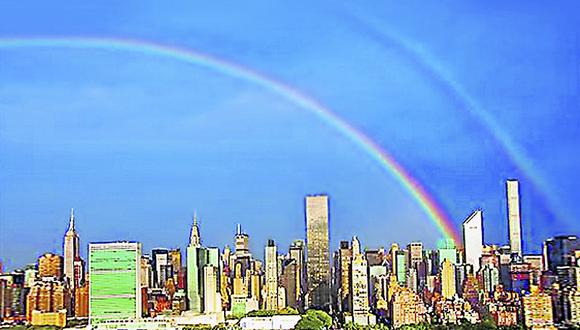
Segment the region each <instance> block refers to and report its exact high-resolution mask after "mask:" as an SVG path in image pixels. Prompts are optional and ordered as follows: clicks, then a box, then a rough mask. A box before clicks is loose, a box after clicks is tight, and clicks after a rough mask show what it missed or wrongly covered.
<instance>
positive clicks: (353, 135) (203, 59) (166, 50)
mask: <svg viewBox="0 0 580 330" xmlns="http://www.w3.org/2000/svg"><path fill="white" fill-rule="evenodd" d="M33 47H52V48H54V47H62V48H81V49H103V50H118V51H129V52H137V53H143V54H145V55H150V56H160V57H167V58H171V59H174V60H178V61H182V62H185V63H189V64H194V65H198V66H202V67H206V68H208V69H211V70H215V71H216V72H219V73H222V74H224V75H227V76H230V77H233V78H237V79H241V80H243V81H246V82H250V83H253V84H255V85H257V86H260V87H262V88H264V89H266V90H267V91H269V92H271V93H273V94H275V95H278V96H280V97H282V98H284V99H286V100H287V101H289V102H291V103H293V104H295V105H296V106H298V107H300V108H302V109H304V110H307V111H309V112H311V113H312V114H314V115H316V116H317V117H318V118H319V119H320V120H322V121H323V122H324V123H326V124H328V125H330V126H331V127H333V128H334V129H336V130H337V131H338V132H340V133H341V134H342V135H343V136H345V137H346V138H348V139H349V140H350V141H351V142H352V143H354V144H355V145H356V146H358V147H359V148H361V149H362V150H363V151H364V152H365V153H366V154H367V155H369V156H370V157H371V158H372V159H374V160H375V161H376V162H377V163H378V164H379V165H380V166H381V168H382V169H384V170H386V171H387V172H388V173H390V174H391V175H392V176H393V177H394V178H395V179H396V180H397V182H398V183H399V184H400V185H401V186H402V187H403V188H404V189H405V190H406V191H407V192H408V193H409V194H410V195H411V196H412V197H413V199H414V200H415V201H416V202H417V203H418V205H419V206H420V207H421V209H422V210H423V211H424V212H425V213H426V214H427V216H428V217H429V219H430V220H431V221H432V222H433V224H434V225H435V227H437V229H438V230H439V232H440V233H441V234H442V235H444V236H445V237H446V238H451V239H453V240H454V241H455V242H456V244H458V245H461V239H460V236H459V233H458V232H457V231H456V228H455V226H454V224H453V222H452V221H451V220H450V218H449V217H448V216H447V214H446V212H445V211H444V210H443V209H442V208H441V207H440V206H439V205H438V203H437V202H436V201H435V199H434V198H433V197H432V196H431V195H430V194H429V193H428V192H427V191H426V190H425V189H424V188H423V187H422V185H421V184H420V183H419V182H418V181H417V180H416V179H415V178H413V177H412V176H411V174H410V173H409V172H408V171H407V170H406V169H405V168H403V166H401V164H399V163H398V162H397V161H396V160H395V158H393V156H391V155H390V154H389V153H388V152H387V151H386V150H385V149H383V148H382V147H381V146H379V145H378V144H377V143H375V142H374V141H373V140H372V139H371V138H369V137H368V136H367V135H365V134H364V133H362V132H361V131H360V130H358V129H357V128H355V127H353V126H352V125H350V124H349V123H348V122H346V121H345V120H344V119H342V118H340V117H339V116H338V115H337V114H335V113H334V112H332V111H331V110H330V109H329V108H327V107H325V106H324V105H322V104H321V103H320V102H318V101H316V100H315V99H313V98H311V97H308V96H306V95H305V94H303V93H302V92H300V91H298V90H297V89H295V88H293V87H292V86H289V85H287V84H285V83H283V82H280V81H278V80H274V79H272V78H269V77H267V76H265V75H263V74H261V73H259V72H256V71H254V70H252V69H250V68H247V67H243V66H241V65H239V64H236V63H233V62H230V61H226V60H223V59H220V58H217V57H214V56H211V55H208V54H205V53H202V52H199V51H197V50H193V49H185V48H179V47H175V46H169V45H163V44H159V43H152V42H147V41H142V40H134V39H117V38H92V37H22V38H0V48H5V49H18V48H33Z"/></svg>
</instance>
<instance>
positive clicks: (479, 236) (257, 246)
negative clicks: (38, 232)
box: [0, 179, 558, 276]
mask: <svg viewBox="0 0 580 330" xmlns="http://www.w3.org/2000/svg"><path fill="white" fill-rule="evenodd" d="M513 185H515V186H516V187H517V189H518V192H519V181H518V180H515V179H507V180H506V186H505V195H506V196H509V194H510V191H512V189H513V188H512V186H513ZM317 198H323V200H324V202H322V204H320V205H318V204H316V203H319V202H314V203H315V204H313V205H317V206H316V207H315V209H317V211H315V214H318V216H319V217H322V218H324V217H326V218H325V219H326V220H325V221H326V222H327V225H328V229H327V230H328V231H330V229H331V227H332V226H331V224H332V223H331V221H330V218H332V217H333V215H331V209H330V206H331V204H332V201H331V196H330V195H327V194H310V195H306V196H305V197H304V196H303V201H304V204H303V214H304V215H303V216H304V219H303V225H304V228H305V230H304V231H303V233H304V234H303V236H297V237H285V236H282V237H274V236H270V237H269V238H268V239H267V240H266V241H264V242H259V241H256V240H255V239H252V233H250V232H247V231H242V228H243V227H244V226H243V224H241V223H236V225H235V229H234V230H231V232H228V233H227V234H224V236H222V239H221V241H217V242H216V241H213V242H209V243H208V242H207V239H206V241H205V242H202V241H201V238H200V237H201V234H200V231H201V228H202V225H203V221H201V219H200V217H198V211H197V210H196V211H194V212H193V215H192V217H191V218H190V219H189V222H188V224H186V228H188V230H187V243H186V244H170V245H167V246H160V245H155V244H153V245H151V246H150V247H149V246H147V247H144V248H143V251H153V253H154V251H155V250H156V249H168V248H169V249H175V248H176V249H181V250H183V251H186V250H187V249H189V248H190V247H193V248H195V247H197V248H198V249H199V248H200V247H201V246H202V244H203V246H207V247H211V248H218V249H220V250H221V249H223V248H224V247H226V246H227V247H229V248H230V249H236V248H239V247H240V245H239V240H238V236H240V235H242V236H241V237H245V242H244V243H242V245H243V246H244V249H247V248H249V250H248V253H252V254H255V255H258V256H260V251H262V250H263V247H264V246H268V245H267V244H269V242H270V241H276V242H278V243H280V242H282V244H280V245H278V246H286V247H288V249H287V250H286V249H284V248H282V249H281V252H282V251H285V252H288V253H289V252H290V248H291V246H292V243H293V242H294V241H296V240H297V239H304V240H305V241H306V242H307V241H308V239H307V235H306V233H310V232H311V231H310V230H308V228H309V225H308V219H309V216H308V205H310V203H312V202H308V200H309V199H310V200H316V199H317ZM506 203H507V204H508V205H511V204H510V203H515V204H514V207H517V209H518V212H519V211H520V208H519V195H518V197H517V201H516V202H514V201H513V200H510V199H509V198H506ZM321 207H322V210H318V208H321ZM74 212H75V211H74V208H71V209H70V214H69V217H68V226H67V227H66V228H67V229H66V231H65V234H64V237H65V239H64V241H63V242H61V244H60V245H59V246H57V247H55V248H52V249H48V250H45V251H43V252H42V253H40V254H38V256H41V255H43V254H45V253H55V254H57V255H58V254H60V253H61V252H63V255H64V256H65V258H64V259H63V260H64V261H63V262H64V263H63V265H64V269H65V275H67V274H66V269H68V268H69V267H72V264H71V266H67V263H70V262H67V260H69V259H70V258H71V257H70V256H69V257H67V255H68V254H67V253H66V252H65V250H66V248H67V242H68V244H74V245H73V246H74V247H69V248H68V249H69V251H70V250H71V249H73V250H75V252H74V253H75V255H76V256H79V255H80V256H81V257H82V258H83V259H87V256H88V252H89V245H90V244H92V243H106V242H139V243H140V244H142V243H141V241H140V240H139V239H127V238H122V237H117V238H113V239H110V240H95V241H87V242H84V243H81V244H79V234H78V231H77V230H76V225H75V221H78V220H76V216H75V213H74ZM77 212H78V211H77ZM321 212H322V213H321ZM325 212H326V213H325ZM484 213H485V212H484V210H482V209H480V208H478V209H476V210H475V211H474V212H473V213H472V214H471V215H469V216H468V217H466V219H465V220H464V222H463V232H462V239H461V240H457V241H454V244H455V246H458V247H461V248H463V249H465V243H466V242H467V243H468V244H469V245H468V251H466V258H467V261H469V262H471V263H476V262H477V263H478V262H479V261H478V260H479V258H480V257H481V253H482V252H481V251H482V250H481V245H479V244H478V241H479V240H481V241H482V243H483V245H487V244H492V245H497V246H510V236H509V231H510V228H511V227H512V222H513V220H512V219H513V217H512V216H511V215H510V214H509V213H508V214H507V215H506V218H505V219H504V221H505V223H504V225H505V227H506V232H507V233H508V237H506V238H505V239H504V240H503V241H490V240H486V237H490V236H491V237H493V236H494V235H493V232H494V231H496V230H498V228H493V230H491V231H489V232H487V235H486V231H485V225H484ZM323 214H326V215H323ZM518 214H519V213H518ZM474 218H475V220H477V222H476V225H475V226H474V225H470V227H469V228H470V229H469V230H467V231H466V227H465V226H466V224H467V223H473V222H474ZM192 222H193V225H191V223H192ZM458 230H459V228H458ZM81 233H82V232H81ZM71 235H74V243H70V242H71V240H72V239H73V238H70V237H71ZM228 236H229V237H228ZM555 236H558V235H555ZM225 237H227V238H225ZM549 237H551V236H549ZM549 237H545V238H543V240H545V239H548V238H549ZM348 239H349V237H339V238H332V237H327V240H328V243H330V246H328V247H327V248H326V251H327V253H328V255H327V258H330V257H331V256H330V251H332V250H334V249H336V248H338V247H340V244H341V243H342V241H344V240H348ZM522 239H523V238H522V237H520V240H522ZM445 240H452V241H453V239H452V238H449V237H446V236H444V235H441V236H440V237H439V238H438V239H437V240H436V241H435V242H426V243H427V244H426V245H425V247H427V248H431V249H435V248H436V247H437V248H438V247H439V246H438V245H440V243H441V242H442V241H445ZM543 240H542V241H543ZM323 241H324V239H323ZM285 242H288V243H285ZM413 242H420V243H421V244H424V242H423V241H421V240H420V239H415V240H410V241H406V242H405V241H403V242H402V241H382V242H379V244H378V245H377V244H368V245H363V246H361V247H360V249H362V250H366V249H374V248H387V247H388V246H389V245H391V244H401V243H404V244H407V243H413ZM83 244H84V245H83ZM404 244H403V245H404ZM516 244H518V243H516ZM82 246H86V249H83V248H82ZM469 246H473V247H476V248H475V251H473V252H472V251H471V250H470V249H473V248H469ZM524 248H525V249H524V250H523V253H527V254H538V253H542V250H541V249H538V250H532V249H530V248H529V247H527V246H524ZM323 249H324V248H323ZM519 249H520V252H519V253H518V254H520V256H521V254H522V251H521V244H520V245H517V247H516V249H515V251H518V250H519ZM526 249H529V250H526ZM204 251H205V250H204ZM262 252H263V251H262ZM79 253H80V254H79ZM204 253H205V252H204ZM38 256H33V257H30V258H33V259H32V260H36V258H37V257H38ZM260 259H261V260H265V252H264V253H263V255H262V256H261V258H260ZM11 261H12V260H10V259H9V258H6V259H0V262H2V263H3V266H4V268H5V270H9V269H22V268H24V267H25V266H27V265H30V264H31V262H24V263H23V264H21V265H18V266H14V265H13V264H12V262H11ZM327 261H328V264H329V265H330V261H331V260H327ZM203 265H204V264H203ZM203 265H202V266H203ZM474 265H475V264H474ZM474 267H475V269H476V270H477V269H478V268H479V266H474ZM201 268H203V267H200V268H199V269H200V271H201ZM200 276H201V274H200ZM329 276H330V275H329Z"/></svg>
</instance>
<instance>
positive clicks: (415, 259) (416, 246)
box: [407, 242, 423, 268]
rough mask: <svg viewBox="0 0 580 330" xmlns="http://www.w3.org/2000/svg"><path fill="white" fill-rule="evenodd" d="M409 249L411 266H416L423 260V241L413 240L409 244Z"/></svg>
mask: <svg viewBox="0 0 580 330" xmlns="http://www.w3.org/2000/svg"><path fill="white" fill-rule="evenodd" d="M407 251H409V258H408V259H407V262H408V265H407V266H408V267H409V268H416V265H417V264H418V263H420V262H421V261H423V243H421V242H411V243H409V245H407Z"/></svg>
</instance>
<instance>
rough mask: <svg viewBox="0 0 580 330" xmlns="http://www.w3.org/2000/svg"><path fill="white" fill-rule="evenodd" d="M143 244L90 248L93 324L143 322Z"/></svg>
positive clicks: (90, 288)
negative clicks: (129, 320)
mask: <svg viewBox="0 0 580 330" xmlns="http://www.w3.org/2000/svg"><path fill="white" fill-rule="evenodd" d="M140 273H141V244H140V243H135V242H112V243H90V244H89V274H90V281H89V320H90V322H91V323H98V322H101V321H106V320H113V319H139V318H141V312H142V304H141V283H140V280H141V276H140Z"/></svg>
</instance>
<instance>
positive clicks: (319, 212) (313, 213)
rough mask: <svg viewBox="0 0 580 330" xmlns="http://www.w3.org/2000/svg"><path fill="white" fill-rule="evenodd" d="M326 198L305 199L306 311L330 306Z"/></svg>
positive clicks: (311, 197) (312, 197) (321, 196)
mask: <svg viewBox="0 0 580 330" xmlns="http://www.w3.org/2000/svg"><path fill="white" fill-rule="evenodd" d="M329 245H330V243H329V239H328V196H326V195H318V196H307V197H306V248H307V254H306V268H307V274H308V279H307V286H308V292H307V294H308V307H319V308H325V307H328V306H329V305H330V251H329Z"/></svg>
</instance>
